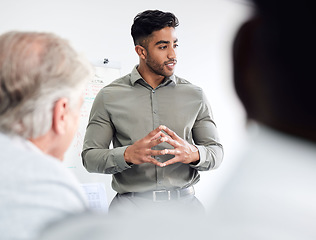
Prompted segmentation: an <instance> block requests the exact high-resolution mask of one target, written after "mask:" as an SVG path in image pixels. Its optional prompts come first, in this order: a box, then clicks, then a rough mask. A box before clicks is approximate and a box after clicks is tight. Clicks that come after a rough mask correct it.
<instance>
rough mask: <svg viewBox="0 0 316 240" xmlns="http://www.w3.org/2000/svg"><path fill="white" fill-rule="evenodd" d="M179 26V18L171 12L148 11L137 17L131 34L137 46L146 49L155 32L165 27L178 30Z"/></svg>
mask: <svg viewBox="0 0 316 240" xmlns="http://www.w3.org/2000/svg"><path fill="white" fill-rule="evenodd" d="M178 25H179V21H178V19H177V17H176V16H175V15H174V14H172V13H170V12H162V11H159V10H147V11H144V12H141V13H139V14H137V15H136V17H135V18H134V23H133V25H132V28H131V34H132V37H133V41H134V44H135V46H136V45H141V46H143V47H146V40H148V38H149V37H150V35H151V34H152V33H153V32H154V31H158V30H161V29H163V28H165V27H173V28H176V27H177V26H178Z"/></svg>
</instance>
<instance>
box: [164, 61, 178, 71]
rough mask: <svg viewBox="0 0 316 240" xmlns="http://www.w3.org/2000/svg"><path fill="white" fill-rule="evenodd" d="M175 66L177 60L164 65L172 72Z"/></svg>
mask: <svg viewBox="0 0 316 240" xmlns="http://www.w3.org/2000/svg"><path fill="white" fill-rule="evenodd" d="M176 64H177V60H174V61H171V62H166V63H165V65H166V66H167V67H168V68H169V69H170V70H172V69H173V68H174V67H175V65H176Z"/></svg>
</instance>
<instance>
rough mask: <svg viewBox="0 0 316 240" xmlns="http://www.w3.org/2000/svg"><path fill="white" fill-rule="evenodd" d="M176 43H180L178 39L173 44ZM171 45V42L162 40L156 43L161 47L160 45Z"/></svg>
mask: <svg viewBox="0 0 316 240" xmlns="http://www.w3.org/2000/svg"><path fill="white" fill-rule="evenodd" d="M176 42H178V39H176V40H174V41H173V43H176ZM169 43H170V41H166V40H160V41H158V42H156V44H155V45H159V44H169Z"/></svg>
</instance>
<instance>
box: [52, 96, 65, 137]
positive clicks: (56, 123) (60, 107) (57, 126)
mask: <svg viewBox="0 0 316 240" xmlns="http://www.w3.org/2000/svg"><path fill="white" fill-rule="evenodd" d="M68 105H69V102H68V99H67V98H60V99H59V100H58V101H57V102H56V103H55V106H54V109H53V123H52V129H53V131H54V132H55V133H56V134H58V135H63V134H65V133H66V130H67V121H66V119H67V115H68Z"/></svg>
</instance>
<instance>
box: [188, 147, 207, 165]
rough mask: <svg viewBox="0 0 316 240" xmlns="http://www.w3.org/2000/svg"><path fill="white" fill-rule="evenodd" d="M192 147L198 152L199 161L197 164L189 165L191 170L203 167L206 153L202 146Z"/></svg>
mask: <svg viewBox="0 0 316 240" xmlns="http://www.w3.org/2000/svg"><path fill="white" fill-rule="evenodd" d="M194 146H195V147H196V148H197V149H198V150H199V155H200V160H199V162H198V164H190V166H191V167H193V168H199V167H200V166H203V164H204V163H205V161H206V152H205V149H204V147H203V146H197V145H194Z"/></svg>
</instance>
